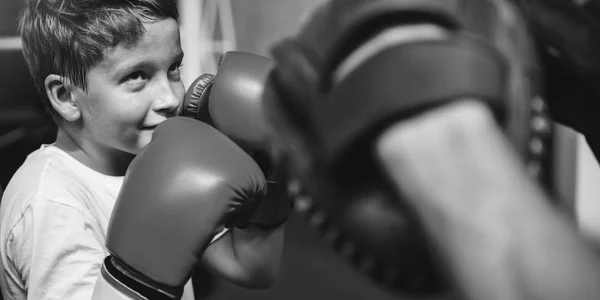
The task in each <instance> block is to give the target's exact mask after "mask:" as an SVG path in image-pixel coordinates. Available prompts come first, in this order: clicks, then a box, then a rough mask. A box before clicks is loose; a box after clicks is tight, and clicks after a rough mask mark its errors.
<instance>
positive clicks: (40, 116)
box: [0, 0, 56, 189]
mask: <svg viewBox="0 0 600 300" xmlns="http://www.w3.org/2000/svg"><path fill="white" fill-rule="evenodd" d="M22 5H23V1H17V0H11V1H2V2H1V3H0V39H6V38H14V37H16V36H17V35H18V33H17V15H18V13H19V10H20V9H21V8H22ZM55 131H56V129H55V126H54V124H52V122H51V121H50V118H49V117H48V115H47V114H46V113H45V111H44V108H43V105H42V104H41V101H40V97H39V95H38V94H37V92H36V91H35V89H34V87H33V83H32V81H31V78H30V77H29V73H28V71H27V67H26V65H25V61H24V59H23V55H22V54H21V50H20V49H19V48H12V49H11V48H6V47H5V46H4V47H0V189H1V188H2V187H4V186H6V184H7V183H8V180H9V179H10V177H12V174H13V173H14V172H15V171H16V170H17V168H18V167H19V166H20V165H21V164H22V163H23V161H24V160H25V158H26V156H27V154H29V153H30V152H31V151H33V150H35V149H37V148H38V147H39V146H40V144H42V143H45V142H50V141H51V140H52V139H53V137H54V133H55Z"/></svg>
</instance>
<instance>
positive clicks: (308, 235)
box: [0, 0, 600, 300]
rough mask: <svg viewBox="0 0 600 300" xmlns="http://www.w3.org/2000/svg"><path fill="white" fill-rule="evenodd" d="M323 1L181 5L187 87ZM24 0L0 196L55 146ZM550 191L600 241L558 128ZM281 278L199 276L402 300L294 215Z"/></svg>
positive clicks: (282, 293) (275, 291)
mask: <svg viewBox="0 0 600 300" xmlns="http://www.w3.org/2000/svg"><path fill="white" fill-rule="evenodd" d="M319 2H322V1H321V0H302V1H298V0H252V1H248V0H179V1H178V5H179V10H180V14H181V17H180V24H181V33H182V46H183V48H184V51H185V61H184V62H183V64H184V66H183V68H182V72H183V81H184V83H185V84H186V86H188V85H189V84H190V83H191V82H192V81H193V80H194V79H195V78H196V77H198V76H199V75H200V74H202V73H206V72H209V73H214V72H215V70H216V61H217V58H218V56H219V55H220V54H221V53H222V52H224V51H229V50H240V51H247V52H252V53H257V54H261V55H265V56H269V54H270V53H269V49H270V47H271V45H272V44H273V43H274V42H275V41H277V40H279V39H281V38H282V37H284V36H286V35H290V34H292V33H294V32H295V31H296V29H297V28H298V25H299V24H300V22H301V20H302V17H303V16H304V15H306V14H307V13H308V12H309V11H310V10H311V9H312V8H314V6H315V5H317V4H318V3H319ZM22 3H23V0H10V1H2V2H1V3H0V193H1V190H2V187H3V186H5V185H6V183H7V182H8V180H9V179H10V177H11V176H12V173H13V172H14V171H15V170H16V169H17V168H18V167H19V166H20V164H21V163H22V162H23V160H24V159H25V157H26V156H27V154H28V153H30V152H31V151H33V150H35V149H36V148H38V147H39V146H40V144H41V143H51V142H52V141H53V139H54V135H55V132H56V128H55V127H54V125H53V124H52V122H51V120H50V119H49V117H48V116H47V115H46V113H45V112H44V109H43V107H42V105H41V102H40V101H39V99H38V96H37V94H36V92H35V90H34V88H33V85H32V84H31V81H30V78H29V76H28V73H27V68H26V66H25V63H24V61H23V58H22V55H21V50H20V47H21V46H20V39H19V38H18V34H17V25H16V17H17V14H18V12H19V10H20V9H21V7H22ZM551 154H552V155H551V158H550V159H551V164H552V166H553V167H552V172H551V178H549V179H548V184H549V185H550V186H551V188H552V189H551V193H552V194H553V196H554V199H556V201H557V202H559V204H560V205H561V206H562V207H564V208H565V209H566V210H567V211H568V212H569V213H570V214H571V215H572V216H573V217H574V218H575V219H576V220H577V222H578V224H579V226H580V227H581V228H582V230H583V232H584V233H586V234H587V235H590V236H591V237H594V238H595V239H597V240H600V232H595V231H594V230H593V229H592V228H600V213H598V212H600V201H599V199H598V198H599V196H600V167H598V162H597V161H596V158H595V157H594V155H593V154H592V153H591V151H590V149H589V147H588V146H587V144H586V142H585V140H584V139H583V138H582V137H581V136H580V135H579V134H577V133H575V132H573V131H572V130H570V129H568V128H565V127H562V126H560V125H555V127H554V131H553V136H552V149H551ZM286 226H287V227H286V230H287V232H288V235H287V238H286V246H285V247H286V248H285V253H284V262H283V272H282V277H281V279H280V280H279V282H278V283H277V285H276V286H274V287H273V288H271V289H269V290H265V291H251V290H245V289H241V288H239V287H235V286H233V285H230V284H228V283H227V282H224V281H222V280H220V279H219V278H216V277H213V276H212V275H211V274H210V273H209V272H208V271H204V270H200V271H199V272H198V274H196V275H195V276H196V279H197V280H196V282H197V284H196V286H195V289H196V294H197V297H198V299H240V298H242V299H291V300H294V299H331V298H336V299H339V298H341V299H373V300H375V299H397V298H395V297H393V296H391V295H389V294H387V293H386V292H385V291H383V290H381V289H379V288H377V287H376V286H375V285H374V284H372V283H370V282H369V281H368V280H367V279H365V278H363V277H362V276H361V275H360V274H358V273H356V272H355V271H354V270H353V269H351V268H350V267H349V266H348V265H347V264H346V263H345V262H344V261H342V260H341V259H340V258H339V257H337V256H336V255H335V254H334V253H333V252H332V251H331V250H330V248H329V247H328V245H326V244H324V243H323V242H322V241H321V240H320V239H319V238H318V237H317V235H316V233H314V232H313V231H311V230H310V229H309V227H308V225H307V224H306V222H305V221H304V219H303V218H302V217H301V216H299V215H297V214H294V215H292V217H291V219H290V221H289V223H288V224H287V225H286Z"/></svg>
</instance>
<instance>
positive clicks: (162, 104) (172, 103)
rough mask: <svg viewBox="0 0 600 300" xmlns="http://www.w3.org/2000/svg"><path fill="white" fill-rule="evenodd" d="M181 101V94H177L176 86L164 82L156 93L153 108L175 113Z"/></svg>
mask: <svg viewBox="0 0 600 300" xmlns="http://www.w3.org/2000/svg"><path fill="white" fill-rule="evenodd" d="M182 101H183V94H182V95H178V93H177V87H174V86H172V84H164V85H163V87H162V88H161V89H160V93H159V94H157V95H156V99H155V100H154V107H153V108H154V110H155V111H157V112H162V113H176V112H177V110H178V108H179V106H180V105H181V102H182Z"/></svg>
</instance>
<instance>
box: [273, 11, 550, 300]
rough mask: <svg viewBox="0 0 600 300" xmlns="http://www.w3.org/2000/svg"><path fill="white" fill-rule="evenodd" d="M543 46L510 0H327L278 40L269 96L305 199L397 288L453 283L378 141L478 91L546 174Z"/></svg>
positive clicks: (305, 207)
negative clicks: (386, 167) (381, 160)
mask: <svg viewBox="0 0 600 300" xmlns="http://www.w3.org/2000/svg"><path fill="white" fill-rule="evenodd" d="M534 48H535V47H534V45H533V42H532V40H531V37H530V33H529V32H528V29H527V26H526V25H525V21H524V20H523V18H522V16H521V14H520V12H519V11H518V10H517V9H516V8H515V7H514V5H513V3H512V2H511V1H505V0H458V1H440V0H395V1H389V0H353V1H344V0H330V1H326V2H325V3H324V4H323V5H321V6H320V7H319V8H318V9H316V10H315V11H314V12H313V13H312V14H311V15H310V17H309V18H308V21H307V22H306V23H305V25H304V26H303V27H302V28H301V29H300V30H299V32H298V33H297V34H296V35H294V36H292V37H289V38H286V39H284V40H282V41H280V42H278V43H277V44H276V45H275V46H274V47H273V49H272V56H273V58H274V67H273V68H272V70H271V72H270V74H269V77H268V80H267V85H266V88H265V95H264V97H263V99H264V102H265V112H266V115H267V117H268V120H269V121H270V122H271V123H272V126H271V127H272V128H273V129H274V131H275V133H276V135H277V136H278V137H279V141H281V145H282V148H283V149H284V152H285V156H286V157H287V159H286V162H288V167H289V170H290V174H291V176H292V177H293V178H294V179H293V180H292V182H293V183H294V184H291V186H292V187H293V190H292V192H294V193H295V194H296V197H297V200H296V207H297V208H298V209H297V210H298V211H303V212H306V215H307V216H308V218H309V221H310V223H311V224H312V225H313V226H314V227H315V228H317V229H318V231H319V232H321V233H324V234H323V236H324V237H325V238H326V239H327V240H328V241H330V242H331V244H332V245H333V246H334V247H335V249H336V250H337V251H338V252H339V253H340V254H342V255H343V256H344V257H346V258H347V259H348V260H349V261H351V262H352V263H353V264H354V265H355V266H356V267H357V268H358V269H359V270H360V271H362V272H363V273H365V274H366V275H368V276H370V277H371V278H373V279H374V280H376V281H377V282H379V283H382V284H384V285H385V286H386V287H388V288H390V291H393V292H396V293H399V294H401V295H403V296H406V295H411V296H414V295H430V294H438V293H444V292H447V290H448V285H447V280H446V278H444V272H443V269H442V268H441V267H440V265H439V264H438V263H437V258H436V255H435V253H433V252H432V251H431V249H430V247H429V246H428V239H427V236H426V233H425V232H424V231H423V229H422V228H421V226H420V224H419V221H418V219H417V218H416V216H415V214H414V213H413V212H412V211H413V208H411V207H410V206H409V205H408V204H407V203H406V202H405V201H403V197H402V195H401V194H399V192H397V191H396V190H394V189H393V188H392V187H391V186H390V184H389V183H388V181H387V180H386V177H385V174H382V173H381V168H380V166H379V165H378V160H377V158H376V157H375V153H374V151H373V149H374V145H375V142H376V141H377V139H378V138H379V136H380V134H381V133H382V132H384V131H385V130H386V128H388V127H389V126H390V125H391V124H394V123H397V122H399V121H402V120H404V119H407V118H411V117H413V116H415V115H419V114H422V113H424V112H426V111H428V110H430V109H432V108H435V107H440V106H443V105H445V104H448V103H451V102H453V101H456V100H462V99H479V100H480V101H481V102H482V103H484V105H486V106H488V107H489V108H490V109H491V111H493V113H494V114H495V116H496V117H497V121H498V123H499V124H500V125H501V126H502V127H503V128H504V129H505V132H506V134H507V136H508V137H509V139H510V140H511V141H512V142H513V145H514V148H515V151H516V152H518V153H519V154H520V155H522V157H523V162H524V163H525V164H526V165H527V167H528V168H529V170H530V171H531V174H532V176H535V177H536V178H539V177H543V176H544V174H545V173H546V172H545V171H546V170H545V169H544V168H543V166H544V164H543V161H544V159H545V157H546V156H545V153H546V152H545V151H544V150H545V149H546V148H545V146H546V145H547V144H546V141H547V138H546V134H547V131H544V128H543V127H539V126H537V125H538V124H540V123H541V124H544V123H545V124H548V119H547V112H546V110H545V103H544V101H543V95H542V94H541V93H542V87H541V85H540V83H541V70H540V68H539V66H538V58H537V56H536V53H535V49H534ZM532 124H535V126H532ZM540 128H541V129H540ZM546 128H547V127H546ZM532 146H533V147H532ZM432 188H435V187H434V186H432Z"/></svg>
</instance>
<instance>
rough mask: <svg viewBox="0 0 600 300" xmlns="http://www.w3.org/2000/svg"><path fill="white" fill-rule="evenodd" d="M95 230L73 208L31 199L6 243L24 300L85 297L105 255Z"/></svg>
mask: <svg viewBox="0 0 600 300" xmlns="http://www.w3.org/2000/svg"><path fill="white" fill-rule="evenodd" d="M101 231H102V230H101V229H100V228H98V226H97V225H96V224H95V223H93V222H91V221H90V220H89V218H87V217H86V216H85V215H84V214H83V213H82V212H81V211H79V210H78V209H76V208H74V207H71V206H68V205H65V204H62V203H56V202H52V201H47V200H40V201H37V202H36V203H35V204H33V206H32V207H31V208H30V209H29V210H27V212H26V213H25V214H24V215H23V218H22V219H21V220H20V221H19V223H18V224H17V226H16V227H15V228H14V229H13V230H12V233H11V239H9V243H8V244H7V245H6V247H7V250H9V251H10V253H11V254H12V255H11V260H12V262H13V264H14V266H15V269H16V271H17V273H18V274H19V275H20V278H21V280H23V282H22V284H24V286H25V287H26V291H25V292H26V294H27V299H28V300H42V299H65V300H69V299H73V300H76V299H90V298H91V297H92V293H93V290H94V285H95V283H96V280H97V278H98V275H99V274H100V266H101V264H102V260H103V259H104V256H105V255H106V253H105V252H104V247H103V246H102V244H101V242H100V241H99V240H98V238H99V236H98V235H97V234H98V233H100V232H101ZM10 292H11V291H9V293H10Z"/></svg>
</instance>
